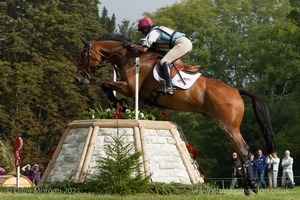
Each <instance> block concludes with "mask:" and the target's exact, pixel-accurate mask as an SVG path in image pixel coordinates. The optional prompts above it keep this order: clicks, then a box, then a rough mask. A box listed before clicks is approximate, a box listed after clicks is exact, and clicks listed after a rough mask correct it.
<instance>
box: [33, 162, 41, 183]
mask: <svg viewBox="0 0 300 200" xmlns="http://www.w3.org/2000/svg"><path fill="white" fill-rule="evenodd" d="M40 180H41V169H40V167H39V165H38V164H35V165H34V166H33V183H34V184H35V185H36V186H38V184H39V183H40Z"/></svg>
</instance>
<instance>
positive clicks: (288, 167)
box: [281, 150, 295, 188]
mask: <svg viewBox="0 0 300 200" xmlns="http://www.w3.org/2000/svg"><path fill="white" fill-rule="evenodd" d="M293 163H294V160H293V158H292V157H290V151H289V150H286V151H285V157H284V158H283V159H282V162H281V167H282V168H283V169H282V179H281V185H282V187H285V188H288V187H291V188H293V187H294V186H295V182H294V174H293ZM286 179H288V180H289V182H290V185H289V186H288V185H287V180H286Z"/></svg>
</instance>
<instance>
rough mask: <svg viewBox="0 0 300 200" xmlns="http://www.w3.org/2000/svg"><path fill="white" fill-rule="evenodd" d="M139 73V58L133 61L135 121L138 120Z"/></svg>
mask: <svg viewBox="0 0 300 200" xmlns="http://www.w3.org/2000/svg"><path fill="white" fill-rule="evenodd" d="M139 71H140V58H136V59H135V119H136V120H139Z"/></svg>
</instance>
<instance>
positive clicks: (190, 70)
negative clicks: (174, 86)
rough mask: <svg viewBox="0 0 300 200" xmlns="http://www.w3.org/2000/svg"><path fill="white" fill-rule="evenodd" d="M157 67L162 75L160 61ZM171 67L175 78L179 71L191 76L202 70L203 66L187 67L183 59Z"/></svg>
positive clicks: (173, 63)
mask: <svg viewBox="0 0 300 200" xmlns="http://www.w3.org/2000/svg"><path fill="white" fill-rule="evenodd" d="M157 67H158V70H159V72H160V73H162V67H161V65H160V60H159V61H158V62H157ZM170 67H171V77H172V78H174V76H175V75H176V74H178V73H179V71H184V72H187V73H190V74H195V73H197V72H198V70H199V69H200V67H201V65H196V66H193V65H187V64H186V63H184V62H183V61H182V60H181V59H178V60H176V61H174V62H172V63H171V64H170Z"/></svg>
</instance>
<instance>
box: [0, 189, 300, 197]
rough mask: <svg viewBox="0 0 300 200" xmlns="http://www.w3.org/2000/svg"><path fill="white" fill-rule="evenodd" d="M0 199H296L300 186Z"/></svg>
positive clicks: (52, 193)
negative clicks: (251, 191)
mask: <svg viewBox="0 0 300 200" xmlns="http://www.w3.org/2000/svg"><path fill="white" fill-rule="evenodd" d="M1 191H2V192H1V193H0V199H3V200H14V199H16V200H17V199H18V200H19V199H22V200H32V199H34V200H39V199H41V200H48V199H49V200H61V199H67V200H68V199H70V200H71V199H72V200H79V199H85V200H96V199H97V200H98V199H108V200H111V199H117V200H118V199H120V200H140V199H143V200H160V199H161V200H196V199H201V200H206V199H209V200H211V199H222V200H243V199H247V200H252V199H263V200H277V199H280V200H282V199H284V200H297V199H300V186H299V187H295V188H294V189H289V190H284V189H281V188H280V189H279V188H278V189H265V190H260V191H259V194H252V195H250V196H245V195H244V192H243V190H239V189H235V190H229V189H226V190H221V194H203V191H194V193H192V194H190V195H151V194H137V195H128V196H117V195H97V194H90V193H79V192H78V191H77V190H76V189H69V190H68V191H61V190H58V189H57V190H55V189H52V190H48V191H46V190H44V191H43V190H41V191H38V190H36V191H35V193H34V190H33V189H24V190H20V191H18V190H16V189H8V190H7V191H5V190H3V188H2V190H1Z"/></svg>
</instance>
